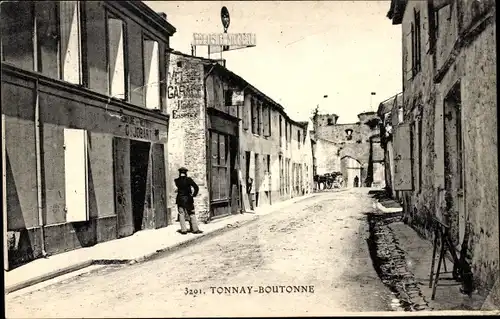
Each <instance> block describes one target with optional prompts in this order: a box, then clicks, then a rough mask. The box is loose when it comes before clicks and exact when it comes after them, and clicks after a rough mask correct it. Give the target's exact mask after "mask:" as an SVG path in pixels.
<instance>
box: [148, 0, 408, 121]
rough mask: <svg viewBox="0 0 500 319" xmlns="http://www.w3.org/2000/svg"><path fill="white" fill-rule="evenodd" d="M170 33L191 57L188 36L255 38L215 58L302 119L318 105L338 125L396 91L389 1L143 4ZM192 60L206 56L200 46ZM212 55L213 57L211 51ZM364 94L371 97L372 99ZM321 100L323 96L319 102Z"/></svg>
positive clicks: (395, 31) (397, 46)
mask: <svg viewBox="0 0 500 319" xmlns="http://www.w3.org/2000/svg"><path fill="white" fill-rule="evenodd" d="M145 3H146V4H147V5H148V6H150V7H151V8H152V9H153V10H155V11H157V12H165V13H166V14H167V20H168V21H169V22H170V23H171V24H172V25H173V26H174V27H175V28H176V29H177V32H176V33H175V34H174V35H173V37H172V38H171V42H170V46H171V48H172V49H174V50H177V51H181V52H184V53H188V54H190V53H191V41H192V39H193V33H213V32H216V33H220V32H223V27H222V22H221V18H220V11H221V8H222V6H226V7H227V8H228V10H229V14H230V18H231V22H230V26H229V29H228V33H255V34H256V38H257V41H256V42H257V43H256V46H255V47H252V48H245V49H241V50H234V51H228V52H224V53H223V58H224V59H226V67H227V68H228V69H230V70H231V71H233V72H234V73H236V74H238V75H239V76H241V77H242V78H244V79H245V80H246V81H247V82H249V83H251V84H252V85H253V86H255V87H256V88H258V89H259V90H260V91H262V92H263V93H265V94H266V95H267V96H269V97H270V98H272V99H273V100H275V101H276V102H278V103H279V104H281V105H282V106H283V107H284V108H285V111H286V112H287V113H288V114H289V116H290V117H291V118H292V119H294V120H297V121H307V120H308V119H309V118H310V116H311V114H312V111H313V110H314V108H315V107H316V106H317V105H319V109H320V111H321V112H322V113H335V114H337V115H338V116H339V117H340V118H339V120H338V123H352V122H356V121H358V119H357V114H359V113H361V112H366V111H376V110H377V107H378V104H379V103H380V102H381V101H383V100H385V99H387V98H389V97H391V96H393V95H395V94H397V93H399V92H401V90H402V89H401V87H402V85H401V83H402V75H401V65H402V62H401V61H402V60H401V26H398V25H392V23H391V20H389V19H388V18H387V17H386V14H387V11H388V10H389V6H390V1H145ZM197 55H199V56H204V57H207V55H206V49H205V50H203V48H200V49H198V50H197ZM212 58H220V55H219V54H216V55H215V56H212ZM371 92H375V93H376V95H374V96H372V95H371ZM325 95H328V97H327V98H324V96H325Z"/></svg>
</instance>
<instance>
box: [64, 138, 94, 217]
mask: <svg viewBox="0 0 500 319" xmlns="http://www.w3.org/2000/svg"><path fill="white" fill-rule="evenodd" d="M64 174H65V195H66V222H68V223H69V222H79V221H86V220H88V200H87V131H85V130H80V129H68V128H65V129H64Z"/></svg>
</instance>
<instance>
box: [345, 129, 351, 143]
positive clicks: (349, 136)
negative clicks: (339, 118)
mask: <svg viewBox="0 0 500 319" xmlns="http://www.w3.org/2000/svg"><path fill="white" fill-rule="evenodd" d="M345 134H346V139H347V140H348V141H350V140H352V129H350V128H348V129H347V130H345Z"/></svg>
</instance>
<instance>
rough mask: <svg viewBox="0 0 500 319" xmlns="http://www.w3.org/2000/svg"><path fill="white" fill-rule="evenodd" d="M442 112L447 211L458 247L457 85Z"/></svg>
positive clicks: (461, 213) (461, 229) (461, 225)
mask: <svg viewBox="0 0 500 319" xmlns="http://www.w3.org/2000/svg"><path fill="white" fill-rule="evenodd" d="M443 111H444V112H443V121H444V125H443V129H444V134H443V135H444V186H445V190H446V199H445V201H446V211H447V213H448V216H449V221H450V230H451V235H452V238H453V241H454V243H455V245H457V246H458V245H459V244H460V243H461V242H462V240H463V238H464V235H465V207H464V206H465V202H464V187H463V185H464V180H463V179H464V173H463V165H462V160H463V151H462V116H461V113H462V110H461V92H460V84H459V83H457V84H455V86H454V87H453V88H452V90H451V91H450V93H449V94H448V95H447V96H446V98H445V100H444V110H443Z"/></svg>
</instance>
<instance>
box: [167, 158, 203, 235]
mask: <svg viewBox="0 0 500 319" xmlns="http://www.w3.org/2000/svg"><path fill="white" fill-rule="evenodd" d="M187 171H188V169H187V168H185V167H181V168H179V177H178V178H176V179H175V180H174V182H175V186H176V187H177V198H176V201H175V203H176V204H177V210H178V211H179V222H180V224H181V230H180V233H181V234H183V235H185V234H187V232H188V230H187V228H186V218H189V225H190V231H191V232H192V233H193V234H201V233H202V231H201V230H200V229H199V228H198V221H197V220H196V215H195V213H194V197H196V195H198V192H199V190H200V189H199V187H198V185H196V183H195V182H194V181H193V179H192V178H191V177H188V176H187ZM191 188H193V190H192V189H191Z"/></svg>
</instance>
